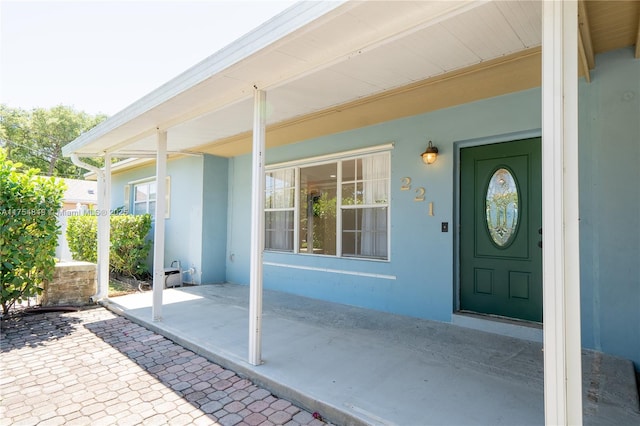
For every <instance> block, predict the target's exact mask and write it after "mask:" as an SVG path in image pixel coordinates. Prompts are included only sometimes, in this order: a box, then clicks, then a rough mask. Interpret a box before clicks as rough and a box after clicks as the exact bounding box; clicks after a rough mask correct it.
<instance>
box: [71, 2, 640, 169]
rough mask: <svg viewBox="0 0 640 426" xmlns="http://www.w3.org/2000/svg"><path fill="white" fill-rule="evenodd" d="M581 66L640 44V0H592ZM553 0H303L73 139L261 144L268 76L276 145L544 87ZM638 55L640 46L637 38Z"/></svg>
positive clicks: (225, 150)
mask: <svg viewBox="0 0 640 426" xmlns="http://www.w3.org/2000/svg"><path fill="white" fill-rule="evenodd" d="M579 15H580V16H579V22H580V37H579V39H580V46H579V54H580V64H581V67H580V70H581V74H582V75H584V76H586V77H587V78H589V70H590V69H593V68H594V67H595V66H596V64H595V59H594V58H595V54H596V53H600V52H604V51H607V50H613V49H617V48H620V47H624V46H631V45H634V44H635V45H636V46H637V45H638V44H639V43H638V38H639V37H640V30H639V23H638V17H639V16H640V3H639V2H636V1H586V2H585V1H581V2H580V7H579ZM541 19H542V18H541V3H540V2H539V1H519V2H513V1H491V2H488V1H479V0H462V1H447V2H442V1H399V2H398V1H380V2H379V1H369V2H362V1H341V2H301V3H297V4H296V5H294V6H292V7H291V8H289V9H287V10H286V11H284V12H283V13H281V14H280V15H278V16H276V17H275V18H273V19H272V20H270V21H268V22H266V23H265V24H263V25H262V26H260V27H258V28H256V29H255V30H253V31H252V32H250V33H248V34H247V35H245V36H244V37H242V38H240V39H239V40H237V41H236V42H234V43H232V44H231V45H229V46H227V47H226V48H224V49H222V50H220V51H218V52H217V53H215V54H213V55H212V56H210V57H208V58H206V59H205V60H203V61H202V62H200V63H199V64H197V65H195V66H194V67H192V68H190V69H189V70H187V71H185V72H184V73H182V74H181V75H179V76H177V77H176V78H174V79H173V80H171V81H169V82H167V83H166V84H164V85H163V86H161V87H159V88H158V89H156V90H155V91H153V92H151V93H149V94H148V95H146V96H145V97H143V98H141V99H140V100H138V101H137V102H135V103H134V104H132V105H130V106H129V107H127V108H126V109H124V110H123V111H121V112H119V113H117V114H115V115H114V116H112V117H111V118H109V119H108V120H106V121H105V122H103V123H101V124H100V125H98V126H96V127H95V128H93V129H91V130H90V131H88V132H86V133H84V134H83V135H81V136H80V137H78V138H77V139H76V140H74V141H73V142H71V143H69V144H68V145H66V146H65V147H64V148H63V154H64V155H67V156H68V155H70V154H72V153H75V154H77V155H79V156H103V155H105V154H106V153H109V154H112V155H113V156H116V157H117V156H123V157H124V156H127V157H136V156H140V157H144V156H148V155H149V154H152V153H155V151H156V132H157V130H158V129H160V130H163V131H166V132H167V135H168V137H167V144H168V146H167V152H168V153H196V152H198V153H203V152H204V153H211V154H215V155H220V156H228V157H230V156H235V155H239V154H244V153H248V152H250V151H251V129H252V120H253V93H254V89H255V88H258V89H260V90H263V91H266V92H267V93H268V98H267V101H268V117H267V147H273V146H278V145H283V144H287V143H292V142H296V141H300V140H304V139H308V138H312V137H317V136H321V135H324V134H330V133H335V132H339V131H344V130H349V129H352V128H357V127H361V126H366V125H370V124H375V123H378V122H382V121H387V120H390V119H394V118H400V117H403V116H410V115H415V114H419V113H422V112H428V111H432V110H436V109H440V108H446V107H449V106H454V105H458V104H462V103H466V102H470V101H474V100H479V99H483V98H488V97H493V96H498V95H501V94H505V93H510V92H515V91H519V90H525V89H528V88H532V87H538V86H540V82H541V73H540V69H541V65H540V61H541V55H540V45H541V37H542V35H541ZM635 56H636V57H638V56H640V51H639V50H638V48H637V47H636V51H635Z"/></svg>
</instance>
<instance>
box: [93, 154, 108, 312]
mask: <svg viewBox="0 0 640 426" xmlns="http://www.w3.org/2000/svg"><path fill="white" fill-rule="evenodd" d="M110 183H111V157H110V156H109V155H108V154H107V155H106V156H105V168H104V171H103V170H101V171H100V173H98V209H97V211H96V214H97V215H98V250H97V255H98V291H97V292H96V295H95V296H94V297H93V298H94V300H95V301H96V302H97V301H98V300H101V299H104V298H105V297H107V295H108V293H109V246H110V245H111V244H110V241H109V237H110V236H109V234H110V217H111V216H110V215H109V204H110V202H111V200H110V198H109V192H110Z"/></svg>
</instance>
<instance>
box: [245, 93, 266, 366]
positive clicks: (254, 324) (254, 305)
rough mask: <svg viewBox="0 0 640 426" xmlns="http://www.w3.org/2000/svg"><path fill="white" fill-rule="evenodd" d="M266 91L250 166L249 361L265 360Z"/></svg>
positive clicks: (256, 117)
mask: <svg viewBox="0 0 640 426" xmlns="http://www.w3.org/2000/svg"><path fill="white" fill-rule="evenodd" d="M266 99H267V96H266V93H265V92H264V91H262V90H258V89H257V88H256V91H255V95H254V110H253V151H252V152H253V161H252V168H251V173H252V177H251V271H250V283H249V287H250V288H249V363H250V364H252V365H260V364H261V363H262V253H263V251H264V152H265V127H266Z"/></svg>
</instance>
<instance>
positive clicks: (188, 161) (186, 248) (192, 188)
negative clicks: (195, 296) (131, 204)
mask: <svg viewBox="0 0 640 426" xmlns="http://www.w3.org/2000/svg"><path fill="white" fill-rule="evenodd" d="M203 162H204V160H203V157H201V156H198V157H182V158H179V159H176V160H171V161H169V162H168V164H167V175H168V176H170V177H171V210H170V218H169V219H167V220H166V221H165V266H167V267H168V266H170V265H171V262H172V261H174V260H179V261H180V262H181V264H182V267H183V269H187V268H189V267H190V266H192V265H193V266H195V267H196V271H200V270H201V268H202V263H203V262H202V247H203V245H202V233H203V209H202V201H203V200H202V198H203V195H202V194H203V187H204V177H203ZM155 174H156V170H155V166H154V165H151V166H145V167H141V168H138V169H135V170H132V171H127V172H124V173H118V174H114V175H113V176H112V179H111V187H112V189H111V203H112V206H114V207H117V206H122V205H124V203H125V201H124V186H125V185H127V184H129V183H130V182H134V181H138V180H140V179H146V178H152V180H153V178H154V177H155ZM131 197H133V188H132V189H131ZM153 226H155V222H154V225H153ZM150 238H151V239H153V229H152V232H151V234H150ZM152 260H153V253H151V255H150V256H149V267H150V268H152V266H153V265H152ZM194 278H195V280H194V281H195V282H197V283H200V282H201V281H200V276H199V274H196V275H195V276H194ZM187 279H189V278H187Z"/></svg>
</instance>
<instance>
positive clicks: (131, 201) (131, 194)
mask: <svg viewBox="0 0 640 426" xmlns="http://www.w3.org/2000/svg"><path fill="white" fill-rule="evenodd" d="M155 181H156V178H155V177H147V178H142V179H137V180H132V181H129V182H128V183H127V184H126V185H125V186H124V197H125V207H126V208H127V210H128V211H129V214H135V202H136V201H135V197H136V191H135V187H136V185H143V184H145V183H154V182H155ZM166 183H167V194H166V197H165V210H164V218H165V219H170V218H171V176H169V175H167V177H166ZM151 216H152V218H153V220H155V216H154V215H153V214H152V215H151Z"/></svg>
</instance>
